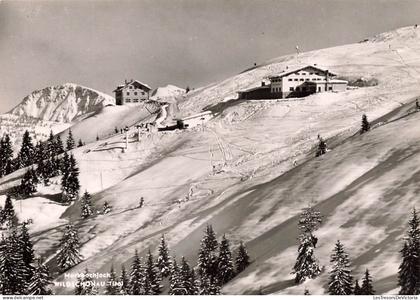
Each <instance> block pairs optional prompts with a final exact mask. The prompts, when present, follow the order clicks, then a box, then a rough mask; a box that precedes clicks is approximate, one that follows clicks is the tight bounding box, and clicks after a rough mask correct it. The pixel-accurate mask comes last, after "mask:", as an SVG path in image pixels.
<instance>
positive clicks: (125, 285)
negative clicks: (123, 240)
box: [120, 265, 131, 295]
mask: <svg viewBox="0 0 420 300" xmlns="http://www.w3.org/2000/svg"><path fill="white" fill-rule="evenodd" d="M120 283H121V286H120V294H121V295H129V294H130V290H131V289H130V279H129V278H128V275H127V271H126V270H125V266H124V265H122V266H121V275H120Z"/></svg>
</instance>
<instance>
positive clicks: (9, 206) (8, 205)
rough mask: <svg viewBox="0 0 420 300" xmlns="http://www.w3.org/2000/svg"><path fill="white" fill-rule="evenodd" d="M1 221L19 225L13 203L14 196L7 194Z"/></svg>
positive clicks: (0, 217)
mask: <svg viewBox="0 0 420 300" xmlns="http://www.w3.org/2000/svg"><path fill="white" fill-rule="evenodd" d="M0 221H1V222H0V224H6V225H8V226H11V225H17V223H18V218H17V216H16V212H15V209H14V207H13V203H12V197H11V196H10V195H7V196H6V201H5V202H4V208H3V210H2V211H1V212H0Z"/></svg>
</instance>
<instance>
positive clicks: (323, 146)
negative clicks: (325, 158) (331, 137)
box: [316, 136, 327, 157]
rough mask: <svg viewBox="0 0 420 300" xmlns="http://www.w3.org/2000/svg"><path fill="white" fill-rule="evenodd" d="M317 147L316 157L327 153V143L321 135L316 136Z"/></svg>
mask: <svg viewBox="0 0 420 300" xmlns="http://www.w3.org/2000/svg"><path fill="white" fill-rule="evenodd" d="M318 140H319V143H318V148H317V150H316V157H319V156H321V155H324V154H325V153H327V143H326V142H325V141H324V139H323V138H322V137H321V136H318Z"/></svg>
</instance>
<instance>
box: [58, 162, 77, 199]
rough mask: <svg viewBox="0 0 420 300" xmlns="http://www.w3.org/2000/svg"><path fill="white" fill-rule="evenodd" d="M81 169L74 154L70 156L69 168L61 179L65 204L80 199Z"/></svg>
mask: <svg viewBox="0 0 420 300" xmlns="http://www.w3.org/2000/svg"><path fill="white" fill-rule="evenodd" d="M79 189H80V183H79V168H78V167H77V164H76V160H75V158H74V156H73V154H71V155H70V157H69V161H68V167H67V169H66V170H64V173H63V177H62V179H61V190H62V199H63V201H64V202H70V201H73V200H76V199H77V198H78V197H79Z"/></svg>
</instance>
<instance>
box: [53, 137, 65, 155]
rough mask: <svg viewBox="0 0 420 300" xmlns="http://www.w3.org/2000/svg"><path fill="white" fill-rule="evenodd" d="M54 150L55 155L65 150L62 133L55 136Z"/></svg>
mask: <svg viewBox="0 0 420 300" xmlns="http://www.w3.org/2000/svg"><path fill="white" fill-rule="evenodd" d="M54 152H55V155H60V154H61V153H63V152H64V146H63V141H62V140H61V137H60V135H57V136H56V137H55V141H54Z"/></svg>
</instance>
